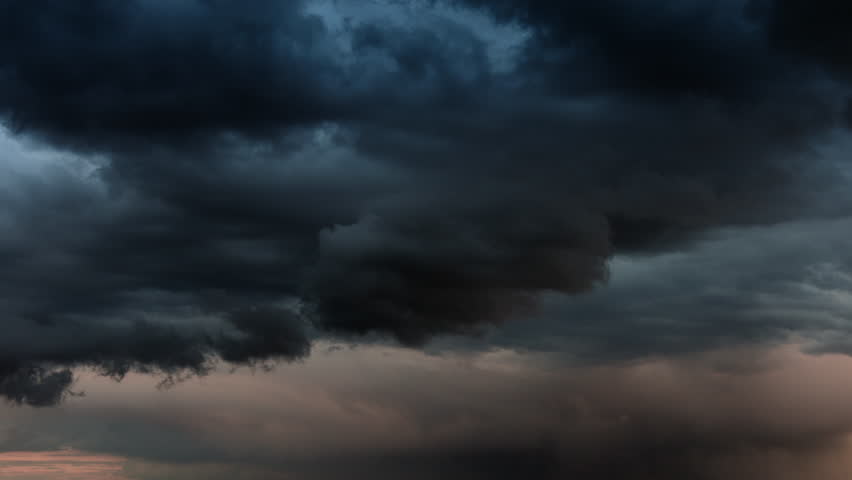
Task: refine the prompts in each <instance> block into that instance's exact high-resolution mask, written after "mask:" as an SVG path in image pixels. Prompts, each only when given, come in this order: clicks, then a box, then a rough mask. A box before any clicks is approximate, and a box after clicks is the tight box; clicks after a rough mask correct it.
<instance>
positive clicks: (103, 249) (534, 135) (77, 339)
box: [0, 0, 850, 404]
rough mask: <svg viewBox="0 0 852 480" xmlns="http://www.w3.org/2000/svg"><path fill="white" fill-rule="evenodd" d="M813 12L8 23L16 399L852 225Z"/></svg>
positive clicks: (566, 290)
mask: <svg viewBox="0 0 852 480" xmlns="http://www.w3.org/2000/svg"><path fill="white" fill-rule="evenodd" d="M795 5H797V4H795V3H794V2H780V1H779V2H777V5H769V7H771V8H768V9H762V8H760V6H759V5H756V4H749V5H747V4H746V2H741V1H735V0H730V1H724V2H698V1H690V2H671V1H654V2H646V3H643V4H642V5H636V4H635V3H633V2H624V1H615V0H613V1H607V2H602V3H601V2H598V3H594V2H546V1H530V2H515V1H508V0H507V1H498V2H479V1H474V0H467V1H464V2H461V1H455V2H419V3H418V2H388V3H382V4H371V6H370V7H369V8H365V9H364V10H363V12H362V11H360V10H358V9H355V7H357V6H358V5H357V4H356V3H353V2H347V1H341V2H321V1H300V2H284V3H282V2H272V1H261V2H257V3H255V4H252V6H251V7H245V6H236V5H235V4H232V3H229V2H223V1H215V0H206V1H202V0H196V1H187V2H179V3H171V2H163V1H156V0H136V1H131V2H123V3H120V4H117V3H112V2H104V1H93V2H70V3H69V2H58V1H46V0H45V1H36V2H23V1H14V0H8V1H3V2H0V32H2V33H0V115H1V116H2V118H3V120H4V123H5V124H6V125H7V126H8V128H9V129H10V130H11V131H12V132H13V133H14V134H15V135H16V136H15V140H11V139H9V138H8V137H7V138H6V140H4V141H5V145H7V147H8V151H3V152H0V155H4V156H6V157H8V159H9V160H8V162H7V163H8V165H9V166H8V169H7V170H8V172H9V178H12V179H13V180H10V181H7V182H5V183H2V184H0V198H2V200H3V203H2V205H3V206H2V207H0V222H2V223H0V225H2V228H3V232H4V235H3V237H2V238H0V258H2V259H3V261H4V262H5V263H4V267H5V268H4V269H3V270H2V272H0V314H2V316H3V317H2V318H3V320H2V321H3V322H4V325H6V326H8V327H9V329H10V330H12V331H14V334H11V335H9V336H7V338H4V339H2V340H0V346H2V351H3V352H4V353H3V355H4V357H2V364H3V365H9V367H8V368H7V370H8V372H9V373H5V374H4V377H3V378H10V379H14V378H17V377H19V376H21V375H23V376H22V377H20V378H35V381H34V383H33V382H31V383H32V384H33V385H42V384H45V385H46V384H47V383H49V384H51V385H60V386H61V385H63V383H62V382H54V381H51V382H45V381H43V379H41V376H38V375H37V376H36V377H37V378H36V377H32V375H29V374H28V373H27V372H31V371H41V370H38V369H45V370H44V371H45V372H52V371H53V370H52V369H54V368H59V369H60V370H57V371H60V372H61V371H62V370H61V369H63V368H65V367H69V366H75V365H91V366H95V367H98V368H99V369H100V370H101V371H102V372H103V373H106V374H109V375H113V376H116V377H120V376H121V375H123V374H124V373H126V372H128V371H130V370H141V371H148V372H152V371H155V372H164V373H166V374H167V375H178V374H180V372H186V371H189V372H199V373H203V372H204V371H206V369H207V368H209V365H210V362H211V361H213V360H214V359H216V358H223V359H225V360H227V361H229V362H234V363H257V362H263V361H264V359H267V358H285V359H294V358H298V357H300V356H302V355H305V354H306V353H307V351H308V348H309V343H310V337H311V336H312V335H343V336H352V335H366V334H374V333H375V334H379V335H389V336H391V337H393V338H395V339H396V340H399V341H401V342H402V343H405V344H408V345H421V344H423V343H424V342H426V341H428V340H429V339H431V338H433V337H434V336H436V335H441V334H457V333H479V332H481V331H483V330H484V329H485V328H486V327H488V326H491V325H493V324H495V323H501V322H503V321H504V320H506V319H509V318H516V317H521V316H529V315H530V313H531V312H533V311H534V309H535V307H536V306H537V304H538V299H539V298H540V297H541V296H542V295H543V294H547V293H554V292H555V293H562V294H576V293H581V292H586V291H589V290H591V289H593V288H594V287H596V286H598V285H600V284H602V283H604V282H605V281H606V280H607V278H608V264H607V262H608V261H609V259H610V258H611V257H612V255H614V254H624V253H631V254H648V253H650V252H654V253H659V252H666V251H670V250H671V249H680V248H688V247H689V246H690V245H692V244H693V242H694V241H695V240H696V239H700V238H701V237H702V235H704V234H706V232H708V231H712V230H714V229H718V228H722V227H733V226H749V225H767V224H774V223H778V222H783V221H788V220H793V219H802V218H812V217H826V216H836V215H839V214H844V213H846V212H848V211H849V207H850V203H849V200H850V199H849V198H848V197H847V196H843V195H835V194H834V193H832V194H831V195H832V196H831V198H828V199H827V195H829V193H828V192H835V193H836V192H839V191H842V190H843V188H844V187H845V186H846V185H847V181H846V176H845V175H846V174H845V170H844V168H845V167H844V166H843V165H838V163H837V162H834V161H832V160H831V159H827V158H826V157H825V156H823V155H820V154H819V153H818V152H815V151H814V148H815V146H817V145H819V144H821V143H822V142H827V141H828V140H830V138H829V134H830V133H832V132H834V131H835V130H836V129H837V128H838V127H840V126H842V125H843V124H844V122H846V117H848V100H847V99H846V95H847V93H848V90H849V85H848V84H847V83H845V82H846V80H844V79H845V78H846V77H843V76H829V75H827V74H825V72H824V70H825V69H821V68H814V66H815V65H816V66H820V65H826V66H829V67H830V70H831V71H835V70H838V69H840V66H839V61H838V60H837V57H836V56H835V55H832V54H831V53H830V48H829V47H828V44H830V43H832V42H831V41H830V39H829V40H827V39H825V38H829V37H825V38H824V39H821V38H822V37H819V36H816V37H813V36H803V35H800V33H798V30H797V28H798V27H796V25H797V24H796V23H795V21H792V23H791V20H790V19H792V18H794V17H797V16H798V14H796V8H805V9H810V8H811V7H805V6H802V7H796V6H795ZM803 5H804V4H803ZM808 11H810V10H808ZM813 11H814V14H813V15H828V14H827V13H824V12H823V11H822V10H819V9H816V10H813ZM371 12H372V13H371ZM805 17H807V18H810V17H808V16H807V15H804V16H803V18H805ZM800 28H803V29H807V28H810V27H805V26H802V27H800ZM831 30H837V29H835V28H834V27H831V28H830V29H829V31H831ZM838 31H839V30H838ZM825 35H829V33H828V31H826V32H825ZM838 35H841V34H839V33H838ZM802 38H808V39H810V40H808V41H803V40H802ZM497 39H500V40H499V41H498V40H497ZM784 39H789V41H787V40H784ZM809 42H810V43H809ZM498 44H499V45H503V44H508V45H509V47H505V48H504V47H500V48H497V46H498ZM803 59H804V60H803ZM838 71H839V70H838ZM24 141H27V142H30V143H29V144H27V145H28V146H26V147H21V146H20V145H23V144H22V143H20V142H24ZM38 145H50V146H51V147H52V148H55V149H57V150H54V151H52V153H50V155H52V156H50V155H48V156H50V158H48V159H45V155H46V154H43V153H33V152H34V151H37V150H38V148H39V147H37V146H38ZM42 148H43V147H42ZM31 164H34V165H35V166H33V165H31ZM22 165H26V166H22ZM732 308H736V306H732ZM624 335H625V336H628V337H629V336H631V333H630V331H625V332H624ZM649 349H650V348H646V349H644V350H646V351H647V350H649ZM636 350H637V351H642V350H643V349H641V348H640V349H636ZM32 369H36V370H32ZM45 378H52V377H45ZM57 378H58V377H57ZM8 385H23V384H22V383H21V382H13V381H11V380H10V381H9V383H8ZM10 388H11V387H10ZM26 388H30V387H26ZM39 388H42V387H39ZM44 388H46V387H44ZM6 396H8V397H10V398H12V399H14V400H16V401H24V402H29V403H34V404H36V403H46V402H39V401H30V400H27V399H29V398H31V395H29V394H27V395H18V394H15V393H11V394H7V395H6ZM35 397H36V395H35V394H33V395H32V398H35ZM48 398H59V395H58V394H57V395H53V396H52V397H51V396H48Z"/></svg>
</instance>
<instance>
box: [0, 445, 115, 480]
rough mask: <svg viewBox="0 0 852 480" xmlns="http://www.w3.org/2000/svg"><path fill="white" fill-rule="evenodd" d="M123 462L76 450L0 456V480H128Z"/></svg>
mask: <svg viewBox="0 0 852 480" xmlns="http://www.w3.org/2000/svg"><path fill="white" fill-rule="evenodd" d="M124 463H125V460H124V459H123V458H120V457H113V456H109V455H93V454H88V453H84V452H78V451H75V450H60V451H52V452H6V453H0V478H2V479H3V480H129V479H128V478H127V477H126V476H124V475H123V474H122V470H123V469H124Z"/></svg>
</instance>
